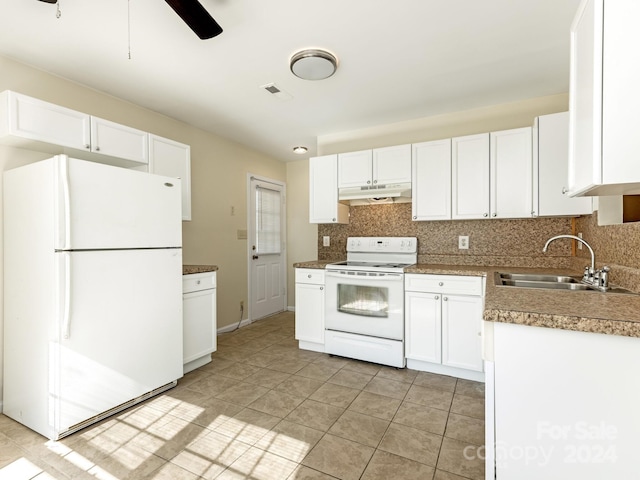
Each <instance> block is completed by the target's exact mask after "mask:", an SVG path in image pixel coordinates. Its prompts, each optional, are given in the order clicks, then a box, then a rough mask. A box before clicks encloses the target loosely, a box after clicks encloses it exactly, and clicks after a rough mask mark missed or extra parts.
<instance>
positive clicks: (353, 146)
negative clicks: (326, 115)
mask: <svg viewBox="0 0 640 480" xmlns="http://www.w3.org/2000/svg"><path fill="white" fill-rule="evenodd" d="M568 109H569V95H568V94H560V95H551V96H548V97H540V98H533V99H530V100H524V101H520V102H514V103H506V104H503V105H493V106H490V107H483V108H476V109H473V110H466V111H463V112H455V113H448V114H445V115H436V116H433V117H426V118H418V119H415V120H408V121H405V122H398V123H392V124H388V125H379V126H376V127H372V128H365V129H361V130H353V131H350V132H342V133H337V134H330V135H322V136H319V137H318V152H319V153H318V154H319V155H328V154H332V153H342V152H351V151H355V150H364V149H367V148H377V147H388V146H391V145H402V144H405V143H418V142H427V141H430V140H440V139H443V138H449V137H458V136H462V135H473V134H475V133H484V132H492V131H493V132H495V131H499V130H507V129H510V128H519V127H529V126H533V119H534V118H535V117H537V116H539V115H545V114H548V113H557V112H564V111H566V110H568Z"/></svg>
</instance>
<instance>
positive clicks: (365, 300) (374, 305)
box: [338, 283, 389, 318]
mask: <svg viewBox="0 0 640 480" xmlns="http://www.w3.org/2000/svg"><path fill="white" fill-rule="evenodd" d="M338 311H340V312H343V313H350V314H353V315H363V316H366V317H382V318H387V317H388V316H389V289H388V288H387V287H371V286H364V285H349V284H342V283H340V284H338Z"/></svg>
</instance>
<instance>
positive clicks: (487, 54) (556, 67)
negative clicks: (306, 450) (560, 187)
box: [0, 0, 579, 161]
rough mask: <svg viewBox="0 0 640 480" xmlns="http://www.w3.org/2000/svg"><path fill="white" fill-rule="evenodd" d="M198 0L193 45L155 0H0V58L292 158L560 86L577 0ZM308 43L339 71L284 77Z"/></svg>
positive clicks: (559, 90) (564, 86)
mask: <svg viewBox="0 0 640 480" xmlns="http://www.w3.org/2000/svg"><path fill="white" fill-rule="evenodd" d="M201 3H202V4H203V6H204V7H205V8H206V9H207V10H208V11H209V12H210V13H211V15H212V16H213V17H214V18H215V19H216V20H217V21H218V23H219V24H220V25H221V26H222V28H223V29H224V32H223V33H222V34H221V35H220V36H218V37H215V38H212V39H209V40H200V39H199V38H198V37H197V36H196V35H195V34H194V33H193V32H192V31H191V30H190V29H189V28H188V27H187V26H186V25H185V24H184V23H183V22H182V20H181V19H180V18H179V17H178V16H177V15H176V14H175V13H174V12H173V10H171V8H170V7H169V6H168V5H167V4H166V3H165V2H163V1H161V0H60V9H61V11H62V16H61V17H60V18H59V19H56V15H55V12H56V6H55V5H50V4H47V3H43V2H40V1H37V0H2V14H1V15H0V55H4V56H7V57H10V58H14V59H16V60H19V61H21V62H24V63H27V64H30V65H33V66H36V67H38V68H41V69H43V70H46V71H49V72H52V73H54V74H57V75H59V76H62V77H65V78H68V79H71V80H73V81H76V82H79V83H81V84H84V85H87V86H90V87H92V88H95V89H97V90H100V91H103V92H106V93H108V94H111V95H114V96H116V97H119V98H122V99H125V100H128V101H130V102H133V103H136V104H138V105H142V106H144V107H147V108H149V109H151V110H154V111H157V112H160V113H163V114H165V115H168V116H170V117H173V118H176V119H179V120H181V121H184V122H186V123H188V124H191V125H194V126H197V127H200V128H202V129H204V130H208V131H211V132H214V133H216V134H219V135H221V136H223V137H227V138H229V139H232V140H235V141H237V142H239V143H242V144H245V145H248V146H249V147H251V148H253V149H255V150H258V151H262V152H264V153H266V154H268V155H271V156H273V157H275V158H278V159H281V160H283V161H291V160H298V159H300V157H299V156H296V155H294V154H293V153H292V152H291V149H292V148H293V147H294V146H296V145H306V146H308V147H309V153H310V154H311V155H313V154H314V153H315V145H316V138H317V137H318V136H320V135H328V134H332V133H338V132H342V131H348V130H355V129H359V128H366V127H371V126H375V125H381V124H386V123H392V122H397V121H403V120H410V119H413V118H420V117H428V116H431V115H436V114H441V113H446V112H453V111H461V110H467V109H471V108H476V107H480V106H485V105H493V104H499V103H507V102H512V101H517V100H521V99H526V98H534V97H539V96H545V95H552V94H557V93H563V92H567V91H568V83H569V27H570V25H571V20H572V17H573V14H574V12H575V11H576V9H577V7H578V4H579V0H385V1H383V0H315V1H310V0H272V1H265V0H201ZM127 7H129V9H130V19H131V21H130V38H131V40H130V45H131V59H130V60H129V59H128V44H129V41H128V21H127V18H128V15H127ZM307 47H321V48H325V49H328V50H330V51H332V52H334V53H335V54H336V56H337V57H338V58H339V62H340V63H339V68H338V71H337V72H336V74H335V75H334V76H332V77H330V78H329V79H326V80H322V81H315V82H314V81H305V80H301V79H299V78H297V77H295V76H293V74H291V72H290V71H289V58H290V57H291V55H292V54H293V53H294V52H296V51H298V50H300V49H303V48H307ZM271 82H274V83H275V84H276V85H277V86H278V87H279V88H280V89H281V90H283V91H285V92H287V93H289V94H290V95H292V97H293V98H292V99H290V100H287V101H281V100H278V99H276V98H275V97H274V96H272V95H270V94H268V93H267V92H265V91H264V90H262V89H260V88H259V87H260V86H261V85H265V84H268V83H271Z"/></svg>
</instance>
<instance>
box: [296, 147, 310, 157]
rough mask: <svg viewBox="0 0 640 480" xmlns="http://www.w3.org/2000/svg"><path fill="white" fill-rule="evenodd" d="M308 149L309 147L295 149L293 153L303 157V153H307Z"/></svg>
mask: <svg viewBox="0 0 640 480" xmlns="http://www.w3.org/2000/svg"><path fill="white" fill-rule="evenodd" d="M307 150H308V148H307V147H302V146H299V147H293V153H297V154H298V155H302V154H303V153H307Z"/></svg>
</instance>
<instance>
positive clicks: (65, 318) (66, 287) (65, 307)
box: [60, 252, 71, 339]
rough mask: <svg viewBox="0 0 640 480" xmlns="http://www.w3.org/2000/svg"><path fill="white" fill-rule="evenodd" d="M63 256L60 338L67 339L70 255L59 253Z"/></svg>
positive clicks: (69, 327) (68, 333)
mask: <svg viewBox="0 0 640 480" xmlns="http://www.w3.org/2000/svg"><path fill="white" fill-rule="evenodd" d="M60 253H61V254H62V255H64V269H63V276H64V281H63V282H61V285H64V292H62V296H63V302H64V304H63V306H62V336H63V337H64V338H65V339H67V338H69V336H70V335H71V255H70V254H69V253H67V252H60Z"/></svg>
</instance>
